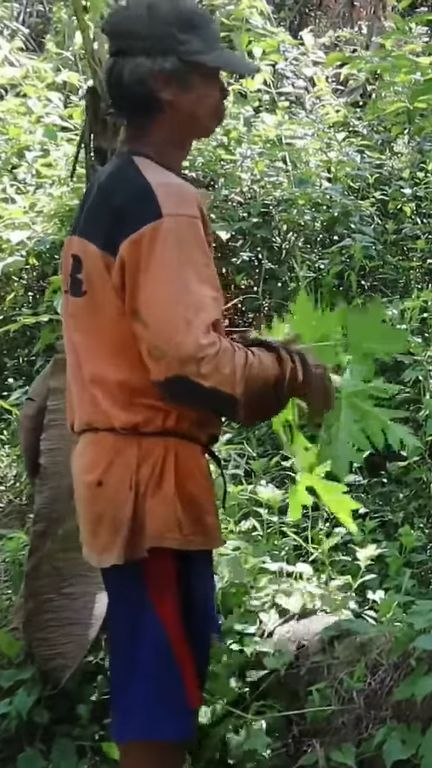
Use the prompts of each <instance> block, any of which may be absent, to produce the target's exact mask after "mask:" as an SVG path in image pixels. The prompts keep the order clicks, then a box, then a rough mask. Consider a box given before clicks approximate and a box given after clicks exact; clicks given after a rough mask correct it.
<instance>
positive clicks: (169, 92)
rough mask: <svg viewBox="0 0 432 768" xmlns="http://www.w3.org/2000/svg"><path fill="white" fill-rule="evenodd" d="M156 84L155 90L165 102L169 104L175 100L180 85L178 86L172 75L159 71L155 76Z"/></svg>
mask: <svg viewBox="0 0 432 768" xmlns="http://www.w3.org/2000/svg"><path fill="white" fill-rule="evenodd" d="M154 86H155V91H156V93H157V95H158V97H159V98H160V100H161V101H162V103H163V104H167V105H168V104H170V103H171V102H173V101H174V98H175V93H176V92H177V91H178V86H176V84H175V83H174V80H173V79H172V77H170V76H169V75H166V74H164V73H163V72H158V73H157V74H156V75H155V76H154Z"/></svg>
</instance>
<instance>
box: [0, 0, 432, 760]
mask: <svg viewBox="0 0 432 768" xmlns="http://www.w3.org/2000/svg"><path fill="white" fill-rule="evenodd" d="M209 4H210V5H211V6H213V7H216V8H217V9H218V11H219V13H220V14H221V17H222V26H223V31H224V34H225V35H227V37H229V38H231V40H232V41H233V42H234V43H236V44H240V45H241V46H243V47H246V48H247V49H248V51H249V53H250V55H252V56H253V57H255V58H256V59H257V60H258V61H259V62H260V64H261V71H260V73H259V74H258V75H257V76H256V77H255V78H254V79H253V80H251V81H249V82H247V83H242V84H239V83H233V84H232V96H231V108H230V115H229V118H228V119H227V121H226V123H225V125H224V127H223V128H222V129H221V130H219V132H218V133H217V135H216V136H215V137H214V139H213V140H212V141H211V142H209V143H207V144H203V145H197V146H196V149H195V151H194V154H193V157H192V158H191V160H190V167H189V169H188V170H189V172H190V173H191V174H192V175H193V176H195V177H196V178H197V179H199V180H200V183H204V184H205V185H206V186H207V188H208V189H209V190H210V192H211V194H212V200H213V202H212V208H211V211H212V220H213V225H214V229H215V233H216V254H217V260H218V266H219V269H220V271H221V274H222V277H223V283H224V287H225V289H226V294H227V324H228V326H229V327H231V328H250V327H254V328H258V329H259V328H261V327H262V326H263V325H265V326H267V327H269V326H271V325H272V332H273V334H274V335H280V334H282V333H284V332H286V326H287V324H289V326H290V328H291V329H293V330H295V331H298V332H299V333H300V335H301V336H302V339H303V342H304V343H308V344H311V345H313V346H314V349H315V353H316V354H317V355H318V356H319V357H320V358H321V359H323V360H324V361H325V362H327V363H329V364H330V365H331V366H332V369H333V372H334V374H335V380H336V381H337V383H338V399H337V407H336V409H335V412H334V414H333V415H332V416H331V417H330V418H329V420H328V421H327V422H326V424H325V425H324V427H323V429H322V430H321V432H320V433H319V434H318V435H317V434H316V433H314V432H311V431H310V430H309V429H308V427H307V425H305V424H304V423H303V417H302V413H301V411H298V410H297V407H296V406H291V407H290V408H288V409H287V411H286V413H284V414H283V415H282V417H281V418H279V419H277V420H276V421H275V423H274V424H273V425H272V426H269V427H264V428H260V429H259V430H256V431H254V432H248V433H246V432H245V431H243V430H241V429H239V428H236V427H232V426H231V425H228V426H227V429H226V430H225V433H224V437H223V441H222V443H221V453H222V454H223V456H224V459H225V462H226V466H227V472H228V480H229V490H230V493H229V500H228V505H227V509H226V512H225V514H224V520H223V522H224V529H225V533H226V538H227V544H226V546H225V548H224V549H223V551H222V552H221V553H220V554H219V557H218V583H219V596H220V604H221V611H222V614H223V617H224V643H223V645H222V646H221V647H220V648H219V649H217V651H216V654H215V662H214V664H213V668H212V673H211V679H210V685H209V690H208V695H207V699H206V706H205V707H204V709H203V711H202V714H201V720H202V729H201V735H200V741H199V744H198V746H197V749H196V752H195V755H194V756H193V765H194V766H195V767H196V768H216V766H226V765H231V764H233V765H236V766H239V767H240V768H248V767H249V766H260V765H264V763H267V764H268V763H270V764H271V765H272V766H275V767H276V768H278V767H282V766H288V765H289V766H300V765H311V766H314V765H315V766H319V768H322V767H323V766H328V767H329V768H330V767H332V768H333V767H334V766H341V765H342V766H343V765H345V766H353V767H354V768H355V767H356V766H358V768H381V766H385V768H390V766H392V765H401V766H413V767H414V766H421V768H430V751H431V748H432V727H431V722H432V707H431V704H432V698H431V695H432V658H431V653H432V597H431V596H430V584H431V563H430V553H431V547H432V531H431V511H430V499H431V482H432V472H431V460H430V459H431V455H432V454H431V438H432V392H431V373H432V361H431V352H430V347H431V344H430V341H431V301H432V290H431V278H432V266H431V265H432V181H431V169H432V139H431V131H432V74H431V72H432V69H431V64H432V44H431V33H430V24H431V21H432V15H431V14H430V13H429V12H428V11H425V10H423V9H421V8H420V9H419V8H416V6H415V4H414V3H409V1H408V2H407V0H404V2H402V3H401V5H400V7H399V8H397V9H393V12H392V13H390V11H389V9H388V8H386V7H384V5H381V4H378V3H375V4H372V5H369V4H367V3H360V4H349V3H340V4H338V3H337V2H334V3H333V2H331V3H330V2H328V3H321V4H319V5H318V4H316V5H314V3H307V2H304V3H299V4H297V3H293V4H292V5H291V4H289V3H280V2H273V3H266V2H264V1H263V0H239V1H237V2H234V1H232V2H231V0H214V1H213V2H211V3H209ZM103 5H104V4H103V3H100V2H99V0H92V2H91V3H90V4H85V5H82V4H81V3H80V2H79V0H71V2H70V3H69V2H66V0H65V3H64V4H62V3H59V2H45V3H41V4H34V3H31V2H28V3H25V4H22V5H20V6H18V5H14V4H8V3H4V4H2V5H1V7H0V29H1V38H0V169H1V178H2V185H1V187H0V219H1V227H0V296H1V306H0V529H1V530H0V568H1V570H0V586H1V593H0V627H1V629H0V765H1V766H2V768H12V767H13V766H17V768H78V767H79V768H91V767H93V766H94V768H109V766H111V765H114V764H115V760H116V749H115V747H114V745H112V744H111V743H110V740H109V737H108V734H107V725H106V724H107V717H108V712H107V683H106V668H105V654H104V649H103V641H101V642H100V643H99V644H98V645H97V646H96V647H95V648H94V649H93V651H92V653H91V654H90V656H89V657H88V659H87V660H86V663H85V664H84V665H83V668H82V669H81V670H80V671H79V672H78V673H77V674H76V675H74V677H73V679H71V680H70V681H69V683H68V684H67V686H66V688H65V689H63V690H62V691H55V690H53V689H52V688H51V687H50V685H49V683H48V682H47V681H46V680H43V679H42V678H41V677H40V675H39V673H38V672H37V670H35V669H34V667H33V666H32V664H31V660H29V659H28V658H27V656H26V654H25V652H24V650H23V648H22V646H21V643H20V642H19V640H17V639H16V638H15V636H14V634H13V632H11V630H10V626H11V620H12V619H11V617H12V610H13V606H14V604H15V600H16V597H17V595H18V594H19V590H20V587H21V582H22V573H23V568H24V564H25V556H26V547H27V537H28V530H29V525H30V524H31V512H30V503H29V493H28V488H27V485H26V481H25V479H24V475H23V470H22V465H21V460H20V457H19V454H18V450H17V437H16V420H17V413H18V410H19V406H20V403H21V400H22V397H23V393H24V392H25V389H26V387H27V386H28V385H29V383H30V382H31V381H32V379H33V377H34V375H35V372H36V371H38V370H39V369H40V367H41V366H42V365H43V364H44V363H45V362H46V361H47V360H48V359H49V357H50V355H51V353H52V351H53V345H54V343H55V340H56V339H57V337H58V335H59V332H60V323H59V315H58V310H59V282H58V277H57V270H58V258H59V251H60V248H61V243H62V239H63V237H64V236H65V233H66V232H67V229H68V226H69V223H70V220H71V217H72V215H73V212H74V208H75V205H76V202H77V200H78V198H79V196H80V194H81V193H82V189H83V186H84V183H85V173H84V163H83V162H82V157H81V160H80V161H79V163H78V167H77V172H76V174H75V176H74V178H73V180H71V172H72V169H73V167H74V158H75V153H76V147H77V143H78V137H79V134H80V130H81V126H82V121H83V106H82V104H83V94H84V91H85V88H86V86H87V84H88V80H89V78H90V76H91V75H93V77H94V76H95V71H97V70H98V66H99V58H98V57H99V54H100V51H99V49H98V48H96V49H95V48H94V42H93V32H94V25H96V27H97V20H98V18H99V16H100V14H101V12H102V11H103ZM95 50H96V53H95ZM92 52H93V53H92ZM275 317H277V318H279V319H278V320H277V321H274V318H275ZM322 614H323V615H330V614H331V615H332V616H334V617H339V618H342V619H344V621H343V623H342V624H337V625H334V626H333V627H332V631H331V632H327V636H326V639H325V641H323V642H322V643H321V644H320V646H319V648H317V645H318V644H317V643H316V642H315V641H316V638H314V640H313V642H312V641H311V639H310V638H309V639H308V638H306V640H305V641H304V642H303V641H302V642H301V643H300V644H299V645H300V646H301V647H296V646H295V643H294V644H293V643H291V644H290V643H286V642H285V644H283V643H282V645H280V644H279V645H275V642H274V637H275V636H277V633H278V630H280V629H281V626H282V625H283V624H284V623H285V622H287V621H289V620H290V619H293V618H295V617H304V616H306V617H310V616H316V615H322ZM335 627H337V629H335ZM303 646H305V647H303ZM308 646H310V647H309V650H308ZM312 646H314V649H313V651H312V650H311V648H312Z"/></svg>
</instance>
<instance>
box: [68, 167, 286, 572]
mask: <svg viewBox="0 0 432 768" xmlns="http://www.w3.org/2000/svg"><path fill="white" fill-rule="evenodd" d="M62 280H63V290H64V297H63V310H62V313H63V329H64V340H65V348H66V355H67V365H68V392H67V395H68V414H69V422H70V426H71V429H72V430H73V431H74V432H76V433H78V434H80V435H81V437H80V439H79V440H78V445H77V447H76V449H75V452H74V457H73V464H72V469H73V478H74V490H75V501H76V507H77V513H78V519H79V524H80V530H81V538H82V543H83V549H84V554H85V556H86V557H87V558H88V560H89V561H90V562H92V563H93V564H94V565H97V566H108V565H111V564H113V563H121V562H123V561H124V560H125V559H133V558H138V557H142V556H143V555H144V554H145V552H146V550H147V549H148V548H150V547H156V546H158V547H172V548H182V549H209V548H215V547H217V546H219V545H220V543H221V534H220V526H219V521H218V515H217V510H216V504H215V498H214V490H213V484H212V480H211V476H210V473H209V468H208V464H207V460H206V457H205V450H204V449H203V448H201V447H200V445H197V444H195V443H194V442H186V441H184V440H179V439H176V438H175V437H172V436H169V437H168V436H165V437H159V436H153V437H148V436H147V437H144V436H143V435H142V434H140V433H149V432H150V433H155V432H170V433H172V432H178V433H180V434H183V435H187V436H189V437H190V438H191V440H192V441H196V442H198V443H200V444H202V445H203V446H206V445H208V444H209V443H211V442H213V441H214V440H216V439H217V437H218V436H219V433H220V428H221V418H222V417H228V418H231V419H237V420H239V421H246V422H249V423H250V422H251V421H252V422H253V421H254V413H253V412H251V411H253V409H254V405H256V404H258V403H260V404H261V405H262V402H263V399H264V400H265V401H266V402H267V401H268V410H269V415H273V413H274V412H276V410H278V407H276V406H275V403H274V402H273V401H274V400H275V398H276V394H275V393H276V390H277V389H278V387H279V388H280V385H281V381H282V380H286V378H287V376H288V375H289V374H290V363H289V361H288V360H287V361H285V362H284V364H282V362H281V359H280V358H278V356H277V355H275V354H273V353H271V352H269V351H267V350H264V349H255V350H254V349H246V348H245V347H243V346H242V345H240V344H236V343H234V342H233V341H231V340H229V339H227V338H226V337H225V335H224V331H223V322H222V310H223V296H222V292H221V288H220V284H219V280H218V277H217V273H216V270H215V266H214V262H213V254H212V247H211V236H210V231H209V225H208V221H207V217H206V214H205V212H204V210H203V207H202V204H201V199H200V196H199V193H198V192H197V191H196V190H195V189H194V188H193V187H192V186H190V185H189V184H188V183H187V182H185V181H184V180H183V179H181V178H180V177H178V176H176V175H174V174H172V173H170V172H169V171H167V170H165V169H163V168H162V167H160V166H158V165H156V164H155V163H153V162H151V161H149V160H147V159H144V158H142V157H132V156H131V155H129V154H127V153H121V154H119V155H118V156H117V157H116V158H114V159H113V160H112V161H111V162H110V163H109V164H108V165H107V166H106V167H105V168H104V169H103V170H102V171H101V172H100V173H99V175H98V176H97V178H96V180H95V181H94V183H93V184H92V185H91V186H90V187H89V189H88V190H87V193H86V195H85V196H84V199H83V202H82V204H81V207H80V209H79V212H78V215H77V218H76V221H75V224H74V227H73V230H72V233H71V235H70V237H69V238H68V239H67V241H66V243H65V246H64V250H63V255H62ZM279 407H280V405H279ZM265 410H266V409H265Z"/></svg>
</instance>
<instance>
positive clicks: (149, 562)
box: [142, 549, 202, 709]
mask: <svg viewBox="0 0 432 768" xmlns="http://www.w3.org/2000/svg"><path fill="white" fill-rule="evenodd" d="M142 562H143V568H144V579H145V583H146V587H147V591H148V596H149V598H150V600H151V602H152V605H153V607H154V609H155V611H156V613H157V615H158V618H159V620H160V622H161V623H162V625H163V627H164V629H165V632H166V634H167V636H168V639H169V642H170V645H171V649H172V652H173V654H174V658H175V660H176V662H177V665H178V668H179V670H180V674H181V677H182V679H183V683H184V686H185V691H186V698H187V701H188V704H189V706H190V707H191V708H192V709H198V708H199V707H200V706H201V704H202V693H201V689H200V684H199V680H198V674H197V670H196V666H195V662H194V659H193V655H192V651H191V648H190V646H189V643H188V639H187V636H186V631H185V628H184V624H183V617H182V610H181V602H180V592H179V585H178V569H177V562H176V553H175V552H174V551H171V550H169V549H152V550H151V551H150V553H149V556H148V557H147V558H145V560H143V561H142Z"/></svg>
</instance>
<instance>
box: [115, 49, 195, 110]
mask: <svg viewBox="0 0 432 768" xmlns="http://www.w3.org/2000/svg"><path fill="white" fill-rule="evenodd" d="M158 74H164V75H169V76H170V77H171V78H172V79H173V80H174V81H175V82H177V83H178V84H179V85H180V86H185V87H186V86H187V84H188V82H189V75H190V67H189V66H188V65H187V64H186V63H184V62H182V61H181V60H180V59H178V58H177V57H176V56H155V57H148V56H112V57H110V58H109V60H108V64H107V67H106V70H105V82H106V87H107V92H108V96H109V99H110V101H111V106H112V107H113V109H114V111H115V112H117V114H118V115H120V116H121V117H122V118H123V119H125V120H126V121H128V120H136V119H139V120H143V119H152V118H153V117H155V116H156V115H157V114H159V113H160V112H161V111H162V110H163V104H162V101H161V99H160V97H159V94H158V92H157V88H156V86H155V82H156V75H158Z"/></svg>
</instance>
